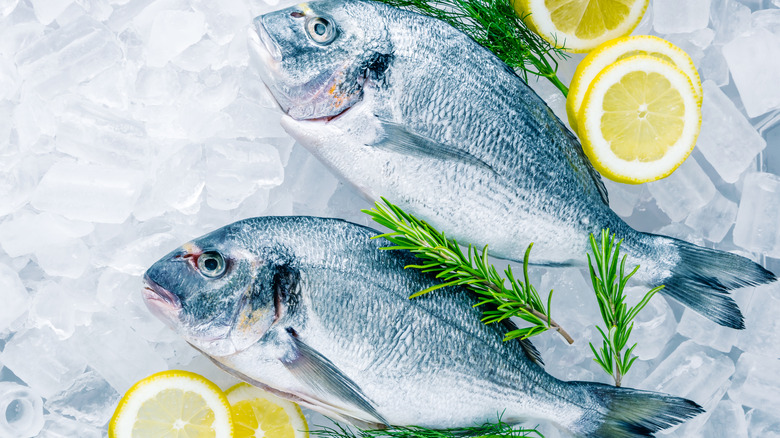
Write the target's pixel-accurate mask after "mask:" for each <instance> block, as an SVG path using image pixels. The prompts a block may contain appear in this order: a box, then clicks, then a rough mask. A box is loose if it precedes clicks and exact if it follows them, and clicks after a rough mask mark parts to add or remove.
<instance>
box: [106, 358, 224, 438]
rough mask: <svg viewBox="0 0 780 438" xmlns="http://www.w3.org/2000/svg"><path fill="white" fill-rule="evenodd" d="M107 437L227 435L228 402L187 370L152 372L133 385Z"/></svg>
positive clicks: (215, 388)
mask: <svg viewBox="0 0 780 438" xmlns="http://www.w3.org/2000/svg"><path fill="white" fill-rule="evenodd" d="M108 436H109V437H110V438H126V437H127V438H130V437H132V438H162V437H166V438H168V437H171V438H230V437H232V436H233V423H232V419H231V412H230V405H229V403H228V401H227V398H226V397H225V394H224V393H223V392H222V390H220V389H219V387H218V386H217V385H215V384H214V383H212V382H210V381H209V380H207V379H206V378H205V377H203V376H200V375H198V374H195V373H191V372H188V371H179V370H170V371H163V372H160V373H157V374H153V375H151V376H149V377H147V378H145V379H143V380H141V381H139V382H137V383H136V384H135V385H133V386H132V387H131V388H130V389H129V390H128V391H127V393H125V395H124V397H122V399H121V400H120V401H119V404H118V405H117V408H116V411H114V416H113V417H112V418H111V422H110V423H109V425H108Z"/></svg>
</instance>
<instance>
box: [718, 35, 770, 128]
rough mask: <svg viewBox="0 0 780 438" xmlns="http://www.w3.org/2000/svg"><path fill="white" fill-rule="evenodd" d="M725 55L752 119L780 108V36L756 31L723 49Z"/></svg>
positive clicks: (741, 97)
mask: <svg viewBox="0 0 780 438" xmlns="http://www.w3.org/2000/svg"><path fill="white" fill-rule="evenodd" d="M723 56H724V57H725V58H726V62H727V63H728V65H729V70H730V71H731V77H732V78H734V84H735V85H736V86H737V90H739V97H740V99H741V100H742V104H743V105H745V111H746V112H747V115H748V116H749V117H758V116H760V115H761V114H764V113H766V112H768V111H770V110H772V109H775V108H778V107H780V87H772V86H767V84H777V83H780V35H778V34H775V33H772V32H770V31H768V30H766V29H764V28H761V27H758V28H753V29H752V31H751V32H750V33H748V34H744V35H741V36H738V37H736V38H734V39H733V40H732V41H731V42H729V43H728V44H726V45H725V46H723Z"/></svg>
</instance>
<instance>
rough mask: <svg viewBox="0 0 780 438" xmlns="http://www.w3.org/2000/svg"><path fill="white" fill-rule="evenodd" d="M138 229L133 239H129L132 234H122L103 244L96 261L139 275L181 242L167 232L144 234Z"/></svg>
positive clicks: (99, 263)
mask: <svg viewBox="0 0 780 438" xmlns="http://www.w3.org/2000/svg"><path fill="white" fill-rule="evenodd" d="M139 231H140V232H137V235H138V237H137V238H135V239H133V240H129V239H130V238H133V237H134V236H124V235H123V236H120V237H119V238H117V239H112V240H111V241H110V243H109V244H107V245H103V246H102V247H101V248H100V250H99V251H97V254H96V255H95V261H96V263H97V264H98V265H101V266H109V267H111V268H114V269H116V270H117V271H119V272H124V273H126V274H131V275H141V274H143V273H144V272H145V271H146V270H147V269H149V266H151V265H152V264H153V263H154V262H156V261H157V260H158V259H159V258H160V257H162V256H164V255H165V254H166V253H168V252H169V251H170V250H171V249H173V248H176V247H177V246H178V245H180V244H181V243H182V242H181V241H180V239H179V238H178V237H176V236H174V235H173V234H171V233H168V232H160V233H151V234H148V235H144V232H143V231H142V230H139Z"/></svg>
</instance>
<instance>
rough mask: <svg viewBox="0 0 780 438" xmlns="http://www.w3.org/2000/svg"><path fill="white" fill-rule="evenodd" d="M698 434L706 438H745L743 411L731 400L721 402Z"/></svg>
mask: <svg viewBox="0 0 780 438" xmlns="http://www.w3.org/2000/svg"><path fill="white" fill-rule="evenodd" d="M699 433H700V434H701V436H702V437H707V438H747V437H748V433H747V422H746V421H745V411H744V410H742V406H740V405H739V404H737V403H734V402H733V401H731V400H721V401H720V403H718V405H717V406H716V407H715V409H714V410H713V411H712V413H711V414H710V418H709V419H708V420H707V423H706V424H704V427H702V429H701V431H700V432H699Z"/></svg>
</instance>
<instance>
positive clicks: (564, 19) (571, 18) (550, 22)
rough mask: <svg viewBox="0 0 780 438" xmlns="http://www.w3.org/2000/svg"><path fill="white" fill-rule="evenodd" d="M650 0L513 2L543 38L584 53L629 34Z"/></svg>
mask: <svg viewBox="0 0 780 438" xmlns="http://www.w3.org/2000/svg"><path fill="white" fill-rule="evenodd" d="M648 2H649V0H514V7H515V11H516V12H517V13H518V15H520V16H521V17H523V18H524V20H525V22H526V24H528V25H529V27H531V28H532V29H533V30H534V31H535V32H536V33H538V34H539V35H540V36H541V37H542V38H544V39H546V40H547V41H548V42H549V43H550V44H552V45H554V46H555V47H558V48H563V49H564V50H566V51H570V52H577V53H579V52H587V51H589V50H591V49H593V48H594V47H596V46H598V45H599V44H601V43H603V42H605V41H607V40H611V39H613V38H618V37H622V36H624V35H628V34H630V33H631V31H632V30H634V28H635V27H636V26H637V24H639V21H640V20H641V19H642V15H644V13H645V9H647V4H648Z"/></svg>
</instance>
